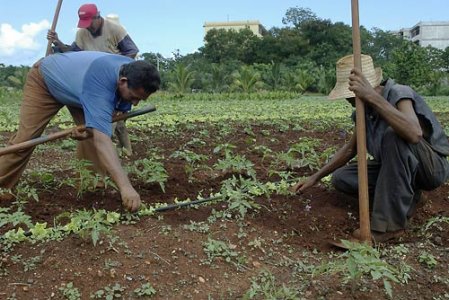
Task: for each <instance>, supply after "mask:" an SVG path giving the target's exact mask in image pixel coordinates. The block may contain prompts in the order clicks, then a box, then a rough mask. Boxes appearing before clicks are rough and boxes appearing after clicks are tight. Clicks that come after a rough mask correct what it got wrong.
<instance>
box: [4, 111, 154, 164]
mask: <svg viewBox="0 0 449 300" xmlns="http://www.w3.org/2000/svg"><path fill="white" fill-rule="evenodd" d="M155 110H156V107H155V106H154V105H150V106H148V107H144V108H141V109H136V110H132V111H130V112H128V113H125V114H121V115H117V116H114V117H113V118H112V122H117V121H121V120H126V119H129V118H132V117H136V116H140V115H143V114H146V113H149V112H152V111H155ZM75 129H77V130H78V131H84V130H86V126H84V125H78V126H76V127H73V128H68V129H65V130H63V131H59V132H55V133H52V134H49V135H43V136H40V137H38V138H35V139H32V140H29V141H26V142H22V143H18V144H15V145H11V146H7V147H5V148H0V156H2V155H5V154H9V153H14V152H18V151H20V150H23V149H28V148H31V147H34V146H37V145H40V144H43V143H46V142H49V141H54V140H57V139H60V138H63V137H66V136H68V135H70V134H71V133H72V131H73V130H75Z"/></svg>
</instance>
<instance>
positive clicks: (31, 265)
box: [23, 255, 42, 272]
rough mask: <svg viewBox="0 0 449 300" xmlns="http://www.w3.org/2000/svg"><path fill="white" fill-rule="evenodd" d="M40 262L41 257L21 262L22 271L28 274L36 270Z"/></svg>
mask: <svg viewBox="0 0 449 300" xmlns="http://www.w3.org/2000/svg"><path fill="white" fill-rule="evenodd" d="M41 261H42V256H40V255H38V256H34V257H30V258H29V259H28V260H25V261H23V271H25V272H28V271H32V270H35V269H36V268H37V264H39V263H40V262H41Z"/></svg>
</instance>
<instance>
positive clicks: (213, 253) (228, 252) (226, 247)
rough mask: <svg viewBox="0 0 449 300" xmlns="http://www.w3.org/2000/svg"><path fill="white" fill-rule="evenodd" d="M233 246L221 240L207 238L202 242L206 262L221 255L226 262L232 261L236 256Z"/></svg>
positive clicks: (210, 261)
mask: <svg viewBox="0 0 449 300" xmlns="http://www.w3.org/2000/svg"><path fill="white" fill-rule="evenodd" d="M234 248H235V246H231V245H230V244H227V243H225V242H223V241H217V240H213V239H211V238H208V239H207V242H204V243H203V250H204V252H205V253H206V255H207V260H208V263H209V264H211V263H212V262H213V261H214V260H215V259H216V258H218V257H221V258H224V260H225V261H226V262H228V263H231V262H233V260H235V259H236V258H237V256H238V252H237V251H234V250H233V249H234Z"/></svg>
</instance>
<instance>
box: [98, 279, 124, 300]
mask: <svg viewBox="0 0 449 300" xmlns="http://www.w3.org/2000/svg"><path fill="white" fill-rule="evenodd" d="M124 291H125V288H124V287H122V286H121V285H120V284H118V283H116V284H114V285H108V286H106V287H105V288H103V289H100V290H98V291H96V292H95V293H94V294H91V295H90V298H91V299H106V300H113V299H121V298H122V297H123V295H122V293H123V292H124Z"/></svg>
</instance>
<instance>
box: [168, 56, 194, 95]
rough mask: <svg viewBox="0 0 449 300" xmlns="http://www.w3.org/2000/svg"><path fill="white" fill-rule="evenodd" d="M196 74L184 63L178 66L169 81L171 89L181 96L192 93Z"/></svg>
mask: <svg viewBox="0 0 449 300" xmlns="http://www.w3.org/2000/svg"><path fill="white" fill-rule="evenodd" d="M194 76H195V72H193V71H190V69H189V67H188V66H185V65H184V64H182V63H179V64H177V65H176V67H175V70H174V71H173V72H172V76H171V78H170V79H172V80H171V81H169V83H168V86H169V88H170V89H171V90H172V91H174V92H176V93H179V94H184V93H186V92H190V91H191V86H192V83H193V81H194V80H195V78H194Z"/></svg>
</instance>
